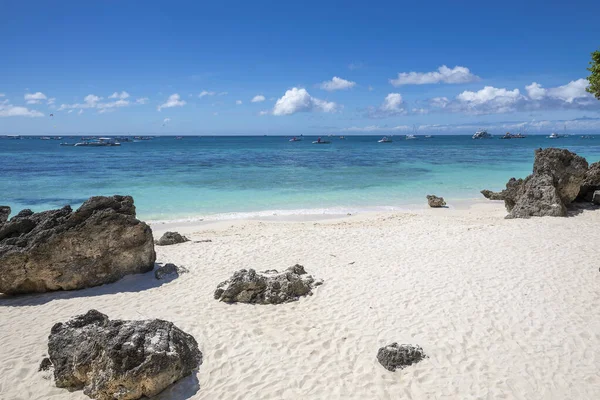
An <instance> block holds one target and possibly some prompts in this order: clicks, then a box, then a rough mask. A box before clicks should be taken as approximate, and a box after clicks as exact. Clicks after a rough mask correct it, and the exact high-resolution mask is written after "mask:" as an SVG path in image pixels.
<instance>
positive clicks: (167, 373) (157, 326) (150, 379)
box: [48, 310, 202, 400]
mask: <svg viewBox="0 0 600 400" xmlns="http://www.w3.org/2000/svg"><path fill="white" fill-rule="evenodd" d="M48 354H49V358H50V361H51V362H52V365H53V366H54V381H55V383H56V386H57V387H60V388H66V389H68V390H69V391H73V390H81V389H83V393H84V394H86V395H88V396H89V397H91V398H93V399H102V400H109V399H121V400H126V399H139V398H141V397H142V396H147V397H152V396H155V395H157V394H158V393H160V392H161V391H162V390H164V389H165V388H166V387H167V386H169V385H171V384H172V383H174V382H176V381H177V380H179V379H181V378H183V377H185V376H187V375H190V374H191V373H192V371H193V370H195V369H196V368H198V367H199V366H200V365H201V364H202V353H201V352H200V350H199V349H198V343H197V342H196V340H195V339H194V338H193V337H192V336H191V335H189V334H187V333H185V332H183V331H182V330H180V329H179V328H177V327H176V326H175V325H173V323H171V322H168V321H163V320H160V319H154V320H146V321H121V320H113V321H111V320H109V319H108V317H107V316H106V315H104V314H102V313H100V312H98V311H96V310H90V311H88V312H87V313H86V314H84V315H79V316H77V317H75V318H73V319H71V320H70V321H68V322H65V323H57V324H56V325H54V326H53V327H52V331H51V333H50V336H49V338H48Z"/></svg>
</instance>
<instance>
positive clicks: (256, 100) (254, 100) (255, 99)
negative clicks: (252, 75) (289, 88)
mask: <svg viewBox="0 0 600 400" xmlns="http://www.w3.org/2000/svg"><path fill="white" fill-rule="evenodd" d="M265 100H266V99H265V96H263V95H262V94H257V95H256V96H254V97H253V98H252V100H250V101H251V102H252V103H260V102H263V101H265Z"/></svg>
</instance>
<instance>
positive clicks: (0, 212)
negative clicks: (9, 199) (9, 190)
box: [0, 206, 10, 225]
mask: <svg viewBox="0 0 600 400" xmlns="http://www.w3.org/2000/svg"><path fill="white" fill-rule="evenodd" d="M9 215H10V207H9V206H0V225H2V224H4V223H5V222H6V221H8V216H9Z"/></svg>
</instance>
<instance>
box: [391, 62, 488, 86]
mask: <svg viewBox="0 0 600 400" xmlns="http://www.w3.org/2000/svg"><path fill="white" fill-rule="evenodd" d="M479 79H480V78H479V77H478V76H477V75H474V74H472V73H471V71H470V70H469V68H467V67H461V66H456V67H454V68H448V67H447V66H445V65H442V66H441V67H439V68H438V70H437V71H433V72H400V73H398V77H397V78H396V79H390V83H391V84H392V85H393V86H396V87H398V86H402V85H427V84H432V83H469V82H476V81H478V80H479Z"/></svg>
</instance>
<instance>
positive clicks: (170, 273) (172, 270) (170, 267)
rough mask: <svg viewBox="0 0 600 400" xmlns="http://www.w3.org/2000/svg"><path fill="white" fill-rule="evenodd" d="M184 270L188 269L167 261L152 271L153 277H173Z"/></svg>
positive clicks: (184, 271)
mask: <svg viewBox="0 0 600 400" xmlns="http://www.w3.org/2000/svg"><path fill="white" fill-rule="evenodd" d="M186 272H188V270H187V269H186V268H184V267H179V266H177V265H175V264H172V263H167V264H165V265H163V266H160V267H158V268H156V270H155V271H154V277H155V278H156V279H163V278H167V279H174V278H177V277H178V276H179V275H181V274H183V273H186Z"/></svg>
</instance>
